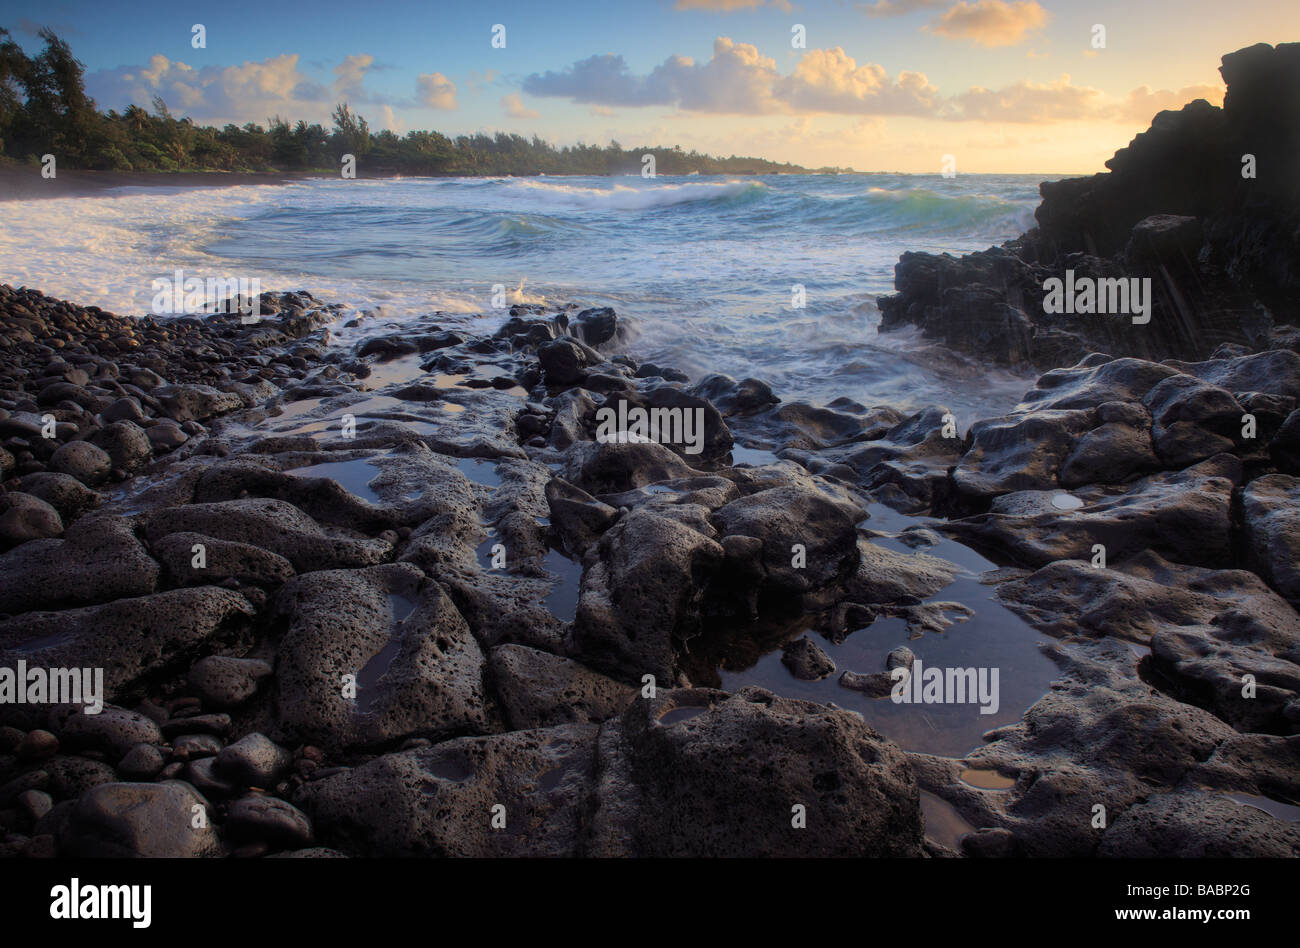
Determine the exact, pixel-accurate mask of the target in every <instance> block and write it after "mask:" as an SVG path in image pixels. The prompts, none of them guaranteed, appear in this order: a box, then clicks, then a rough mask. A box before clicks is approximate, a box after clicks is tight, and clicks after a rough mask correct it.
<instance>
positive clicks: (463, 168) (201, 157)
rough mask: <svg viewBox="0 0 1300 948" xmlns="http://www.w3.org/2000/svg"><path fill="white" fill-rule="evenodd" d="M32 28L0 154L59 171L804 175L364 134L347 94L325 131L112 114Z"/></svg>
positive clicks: (9, 59) (9, 87)
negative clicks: (345, 159) (53, 164)
mask: <svg viewBox="0 0 1300 948" xmlns="http://www.w3.org/2000/svg"><path fill="white" fill-rule="evenodd" d="M39 36H40V38H41V40H42V41H44V43H45V48H44V49H43V50H42V51H41V52H40V53H39V54H37V55H35V56H28V55H27V54H26V53H24V52H23V50H22V48H21V47H20V46H19V45H18V44H17V43H16V42H14V41H13V40H12V39H11V37H10V33H9V31H8V30H6V29H4V28H3V27H0V154H3V155H4V156H5V157H6V158H8V159H12V160H17V161H26V162H39V161H40V159H41V156H42V155H45V154H53V155H55V156H56V157H57V159H58V162H59V167H61V168H71V169H89V170H106V171H243V172H288V171H321V172H330V173H337V172H338V169H339V163H340V161H341V159H342V156H343V155H347V154H350V155H355V156H356V159H357V165H358V170H359V172H360V173H361V174H362V175H384V174H409V175H535V174H548V175H551V174H592V175H602V174H629V173H636V172H639V171H640V170H641V169H642V161H643V157H644V156H645V155H647V154H649V155H654V157H655V169H654V170H655V172H656V173H658V174H689V173H691V172H699V173H700V174H772V173H776V172H785V173H795V174H798V173H806V172H807V171H809V169H806V168H802V167H800V166H798V165H793V164H790V163H788V162H786V163H777V162H773V161H766V160H764V159H761V158H742V157H737V156H735V155H732V156H731V157H728V158H718V157H713V156H711V155H702V154H700V153H698V152H696V151H689V152H686V151H683V150H682V149H681V147H680V146H677V147H672V148H668V147H663V146H659V147H643V148H624V147H623V146H622V145H620V144H619V143H618V142H617V141H611V142H610V143H609V144H608V145H604V146H601V145H587V144H584V143H582V142H579V143H578V144H576V145H566V146H564V147H558V148H557V147H556V146H554V145H552V144H550V143H549V142H547V141H545V140H543V139H541V138H539V137H538V136H536V135H534V136H533V137H532V138H531V139H530V138H525V137H524V136H522V135H518V134H513V133H506V132H497V133H496V134H494V135H487V134H483V133H478V134H475V135H458V136H456V137H454V138H452V137H449V136H447V135H443V134H442V133H441V132H434V131H411V132H407V133H406V134H405V135H401V136H399V135H397V134H396V133H395V132H392V131H389V130H383V131H379V132H372V131H371V130H370V127H369V125H368V123H367V122H366V120H365V119H364V118H362V117H361V116H360V115H358V114H357V113H356V112H354V111H353V110H352V108H351V107H350V106H349V105H348V104H347V103H346V102H341V103H339V104H338V106H337V107H336V108H335V109H334V113H333V124H332V126H331V127H330V128H326V127H325V126H323V125H320V124H319V123H314V124H308V123H307V122H305V121H301V120H300V121H297V122H291V121H290V120H288V119H285V118H281V117H280V116H278V115H277V116H273V117H271V118H269V119H268V120H267V123H266V126H265V127H263V126H262V125H258V124H255V123H253V122H249V123H247V124H245V125H242V126H240V125H234V124H228V125H226V126H224V127H222V128H214V127H211V126H204V125H197V124H195V123H194V121H193V120H191V119H189V118H186V117H176V116H174V115H172V114H171V112H170V110H169V109H168V107H167V104H166V102H164V101H163V100H162V99H161V98H160V97H158V96H155V97H154V98H153V101H152V103H151V108H150V109H145V108H143V107H142V106H140V105H137V104H132V105H129V106H127V107H126V108H125V109H124V110H123V111H121V112H120V113H119V112H117V111H115V110H113V109H109V110H108V111H107V112H101V111H99V109H98V108H97V107H96V105H95V101H94V100H93V99H92V98H91V97H90V96H88V95H87V94H86V88H85V81H84V79H85V67H84V66H83V65H82V64H81V62H79V61H78V60H77V58H76V57H75V56H74V55H73V53H72V49H71V48H70V47H69V46H68V44H67V43H66V42H65V41H64V40H62V39H61V38H59V37H58V36H57V35H56V34H55V33H54V32H53V31H51V30H49V29H42V30H41V31H40V33H39ZM816 170H818V171H835V170H838V169H834V168H821V169H816Z"/></svg>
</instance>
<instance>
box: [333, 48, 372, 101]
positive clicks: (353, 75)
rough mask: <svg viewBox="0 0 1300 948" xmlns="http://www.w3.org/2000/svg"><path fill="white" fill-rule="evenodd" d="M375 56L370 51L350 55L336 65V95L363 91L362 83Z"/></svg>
mask: <svg viewBox="0 0 1300 948" xmlns="http://www.w3.org/2000/svg"><path fill="white" fill-rule="evenodd" d="M374 62H375V57H374V56H371V55H370V54H369V53H360V54H357V55H353V56H348V57H347V58H346V59H344V60H343V62H341V63H339V64H338V65H337V66H335V67H334V75H336V76H338V78H337V79H335V80H334V93H335V94H336V95H340V96H345V95H353V96H354V97H355V95H356V94H357V93H359V92H361V91H362V90H361V86H362V83H364V82H365V81H366V72H367V71H369V69H370V67H371V66H372V65H374Z"/></svg>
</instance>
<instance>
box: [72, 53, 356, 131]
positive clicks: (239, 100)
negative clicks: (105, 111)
mask: <svg viewBox="0 0 1300 948" xmlns="http://www.w3.org/2000/svg"><path fill="white" fill-rule="evenodd" d="M86 88H87V91H88V92H89V93H90V94H91V95H92V96H94V98H95V99H96V100H97V101H98V102H100V103H102V104H103V105H104V106H105V107H110V108H113V107H124V106H126V105H129V104H132V103H134V104H137V105H145V106H147V105H148V104H149V103H150V101H151V100H152V99H153V97H154V96H156V95H157V96H161V97H162V99H163V101H164V102H166V103H167V105H168V106H169V107H170V108H171V109H172V110H173V111H175V112H177V113H180V114H184V115H188V116H189V117H191V118H193V119H195V120H196V121H205V122H213V123H216V124H222V123H225V122H235V123H236V124H242V123H244V122H264V121H265V120H266V118H267V116H268V115H274V114H277V113H284V112H287V113H288V114H289V115H291V116H293V117H295V118H306V119H314V120H318V121H319V120H321V119H325V118H327V117H328V116H329V113H330V107H331V105H332V99H333V97H332V95H331V93H330V90H328V89H326V88H325V87H323V86H321V85H320V84H319V83H317V82H315V81H314V80H312V79H311V78H309V77H308V76H306V75H305V74H304V73H303V72H302V71H301V70H300V69H299V68H298V56H297V55H296V54H285V55H282V56H275V57H272V58H270V59H264V60H262V61H261V62H245V63H242V64H240V65H238V66H204V67H202V68H201V69H196V68H194V67H193V66H189V65H186V64H185V63H183V62H180V61H177V60H171V59H168V58H167V57H166V56H163V55H161V54H156V55H154V56H151V57H150V59H149V64H148V65H147V66H120V67H117V68H115V69H103V70H99V71H97V72H94V73H90V74H88V75H87V76H86Z"/></svg>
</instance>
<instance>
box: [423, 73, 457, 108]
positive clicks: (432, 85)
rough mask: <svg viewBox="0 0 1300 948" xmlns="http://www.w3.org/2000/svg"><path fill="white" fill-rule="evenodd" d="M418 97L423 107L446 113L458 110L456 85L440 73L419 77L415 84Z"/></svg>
mask: <svg viewBox="0 0 1300 948" xmlns="http://www.w3.org/2000/svg"><path fill="white" fill-rule="evenodd" d="M415 86H416V93H415V94H416V97H417V98H418V99H419V100H420V102H421V103H422V104H423V105H427V106H428V107H429V108H431V109H442V110H443V111H445V112H453V111H455V110H456V108H457V105H456V83H454V82H452V81H451V80H450V79H448V78H447V77H446V76H444V75H443V74H442V73H440V72H431V73H427V74H425V75H422V76H419V77H418V78H417V79H416V82H415Z"/></svg>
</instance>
